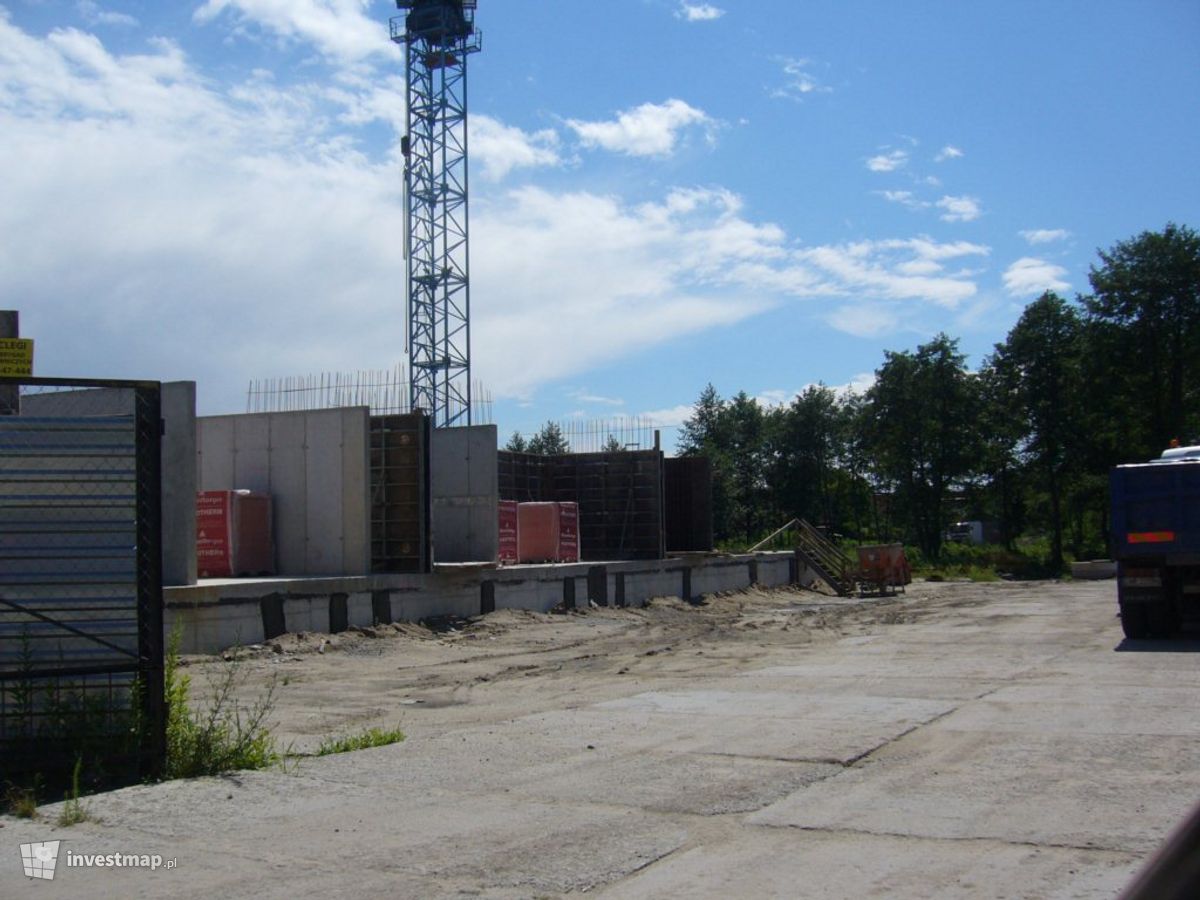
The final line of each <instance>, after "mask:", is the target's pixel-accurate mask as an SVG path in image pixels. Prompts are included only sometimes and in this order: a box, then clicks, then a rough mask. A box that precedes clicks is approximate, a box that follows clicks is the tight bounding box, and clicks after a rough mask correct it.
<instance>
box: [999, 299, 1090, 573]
mask: <svg viewBox="0 0 1200 900" xmlns="http://www.w3.org/2000/svg"><path fill="white" fill-rule="evenodd" d="M1082 336H1083V328H1082V323H1081V321H1080V317H1079V314H1078V312H1076V310H1075V308H1074V307H1072V306H1069V305H1068V304H1067V303H1065V302H1064V301H1063V300H1062V298H1061V297H1059V296H1058V295H1056V294H1054V293H1053V292H1050V291H1047V292H1046V293H1045V294H1043V295H1042V296H1041V297H1040V298H1038V299H1037V300H1035V301H1034V302H1033V303H1031V304H1029V306H1027V307H1026V308H1025V312H1024V313H1022V315H1021V318H1020V319H1019V320H1018V321H1017V324H1016V325H1015V326H1013V329H1012V330H1011V331H1010V332H1009V333H1008V337H1007V339H1006V340H1005V341H1004V343H1003V344H997V345H996V353H995V356H994V357H993V358H992V362H991V364H992V367H993V368H994V369H995V371H996V373H997V374H998V375H999V378H1000V380H1001V382H1002V383H1003V384H1005V385H1006V386H1007V388H1008V390H1009V391H1010V392H1011V397H1012V398H1013V400H1014V401H1015V405H1016V408H1017V410H1018V411H1019V412H1020V421H1021V422H1022V423H1023V424H1024V431H1025V434H1024V440H1023V450H1024V454H1025V456H1026V457H1027V458H1028V460H1029V462H1030V465H1031V467H1032V468H1033V470H1034V471H1035V472H1036V473H1037V475H1038V480H1039V481H1040V483H1041V484H1042V486H1043V488H1044V489H1045V491H1046V493H1047V496H1048V497H1049V505H1050V510H1049V524H1050V532H1051V551H1050V565H1051V566H1052V567H1053V568H1054V569H1055V570H1061V569H1062V567H1063V519H1064V515H1063V500H1064V493H1065V491H1066V488H1067V482H1068V479H1069V478H1070V477H1071V476H1072V475H1073V474H1075V473H1078V471H1079V470H1080V457H1079V452H1078V451H1079V446H1080V443H1081V430H1082V429H1081V425H1082V423H1081V415H1080V410H1081V401H1080V397H1081V395H1082V394H1083V390H1084V385H1083V382H1082V370H1081V355H1082Z"/></svg>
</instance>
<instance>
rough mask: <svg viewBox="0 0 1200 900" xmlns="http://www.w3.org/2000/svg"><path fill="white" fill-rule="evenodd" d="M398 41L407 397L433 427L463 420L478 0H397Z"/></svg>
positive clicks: (467, 388)
mask: <svg viewBox="0 0 1200 900" xmlns="http://www.w3.org/2000/svg"><path fill="white" fill-rule="evenodd" d="M396 6H397V8H398V9H400V10H404V11H405V15H402V16H397V17H395V18H393V19H392V20H391V37H392V40H393V41H395V42H396V43H397V44H403V45H404V48H405V75H406V88H407V101H408V118H407V132H406V134H405V135H404V136H403V137H402V139H401V150H402V151H403V155H404V184H405V229H404V230H405V234H404V241H405V257H406V259H407V273H406V274H407V297H408V303H407V306H408V360H409V398H410V402H411V404H412V407H413V409H421V410H424V411H425V412H426V413H427V414H429V415H430V417H431V418H432V420H433V425H434V427H435V428H444V427H448V426H451V425H470V424H471V290H470V258H469V253H468V217H467V57H468V56H470V55H471V54H472V53H475V52H477V51H479V49H480V48H481V34H480V32H479V31H478V30H477V29H476V28H475V8H476V0H396Z"/></svg>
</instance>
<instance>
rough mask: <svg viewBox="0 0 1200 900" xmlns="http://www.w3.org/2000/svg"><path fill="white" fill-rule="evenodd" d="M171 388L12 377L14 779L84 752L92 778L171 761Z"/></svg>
mask: <svg viewBox="0 0 1200 900" xmlns="http://www.w3.org/2000/svg"><path fill="white" fill-rule="evenodd" d="M18 391H19V395H17V394H16V393H15V392H18ZM159 395H160V385H159V383H158V382H119V381H92V380H77V379H43V378H24V379H14V378H2V379H0V396H3V397H5V398H7V400H6V402H5V403H4V405H6V406H9V407H12V406H15V407H16V408H15V409H13V408H10V409H6V410H0V412H3V413H5V414H0V773H2V775H0V779H2V780H7V781H9V782H12V783H15V784H28V783H30V782H31V781H33V780H35V779H40V780H42V781H43V783H45V784H46V785H47V786H54V785H56V784H59V783H62V782H63V781H64V780H65V779H66V778H68V777H69V776H70V773H71V771H72V769H73V768H74V767H75V765H76V763H77V761H78V760H80V759H82V767H83V771H84V772H85V773H86V774H85V777H86V778H87V780H88V782H89V784H90V785H113V784H121V783H128V782H131V781H136V780H138V779H139V778H145V777H154V776H156V775H158V774H160V772H161V770H162V765H163V761H164V754H165V708H164V702H163V619H162V557H161V484H162V481H161V457H160V442H161V435H162V420H161V413H160V396H159ZM14 399H15V400H16V402H15V403H14V402H13V400H14ZM0 786H2V785H0Z"/></svg>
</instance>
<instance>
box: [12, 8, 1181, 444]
mask: <svg viewBox="0 0 1200 900" xmlns="http://www.w3.org/2000/svg"><path fill="white" fill-rule="evenodd" d="M394 13H395V8H394V4H393V3H389V2H369V0H204V2H202V0H192V2H174V3H167V4H164V3H151V2H117V0H111V2H104V0H93V2H66V0H64V2H52V0H6V2H0V173H3V174H0V179H2V180H0V200H2V202H0V298H3V305H5V306H9V307H15V308H18V309H20V310H21V314H22V330H23V332H24V334H25V335H26V336H29V337H33V338H34V339H35V340H36V342H37V358H36V371H37V373H38V374H41V375H62V376H79V377H88V376H95V377H136V378H156V379H162V380H173V379H194V380H196V381H197V382H198V384H199V402H200V411H201V412H202V413H219V412H238V411H241V410H243V409H244V408H245V391H246V387H247V384H248V382H249V381H250V380H251V379H256V378H268V377H280V376H289V375H303V374H308V373H315V372H321V371H341V372H353V371H357V370H360V369H386V368H391V367H393V366H395V365H396V364H398V363H400V362H401V361H402V359H403V349H404V348H403V341H404V310H403V308H402V304H403V260H402V258H401V246H402V235H401V231H400V228H401V221H402V215H401V205H400V204H401V190H400V188H401V175H400V166H399V163H398V152H397V151H398V142H399V135H400V133H401V131H402V129H403V124H402V123H403V121H404V92H403V83H402V78H403V70H402V65H401V56H400V50H399V49H398V48H396V47H395V46H393V45H392V44H391V43H390V42H389V41H388V39H387V21H388V18H389V16H390V15H392V14H394ZM477 23H478V25H479V27H480V28H481V29H482V31H483V47H484V49H483V52H482V53H480V54H478V55H477V56H474V57H472V58H471V61H470V108H471V116H472V119H471V151H472V157H471V178H472V182H471V186H472V206H471V223H472V245H471V259H472V308H473V364H474V366H475V375H476V377H477V378H478V379H480V380H482V381H483V382H484V383H485V384H486V385H487V386H488V388H489V390H490V391H491V393H492V394H493V395H494V397H495V405H494V412H493V417H494V419H495V421H496V422H497V424H498V425H499V426H500V429H501V433H502V434H504V435H507V433H509V432H511V431H512V430H514V429H519V430H522V431H526V432H529V431H533V430H535V429H536V428H537V426H538V425H539V424H540V423H541V422H543V421H545V420H546V419H556V420H568V419H571V418H578V419H591V418H599V417H605V418H611V417H615V416H633V415H643V416H647V415H648V416H649V417H650V418H652V419H653V420H655V421H656V422H658V423H660V424H662V425H664V426H672V425H675V424H677V423H678V422H679V421H680V420H681V419H682V417H683V416H685V415H686V412H687V407H688V406H690V404H692V403H693V402H694V401H695V399H696V397H697V396H698V395H699V393H700V391H701V390H702V389H703V387H704V386H705V384H706V383H707V382H710V381H711V382H712V383H713V384H714V385H716V387H717V389H718V390H719V391H720V392H721V393H722V394H723V395H726V396H728V395H731V394H733V393H736V392H737V391H738V390H743V389H744V390H746V391H747V392H749V393H750V394H752V395H754V396H756V397H759V398H761V399H762V402H764V403H769V402H780V401H785V400H787V399H789V398H790V397H791V396H792V395H794V393H795V392H796V391H798V390H800V389H802V388H803V387H804V386H805V385H808V384H811V383H814V382H818V381H821V382H824V383H826V384H829V385H833V386H844V385H856V386H859V387H861V386H862V385H864V384H867V383H869V379H870V375H871V373H872V372H873V371H874V369H876V368H877V367H878V366H879V365H880V363H881V362H882V359H883V351H884V350H885V349H894V350H899V349H906V348H912V347H915V346H916V345H917V344H918V343H921V342H923V341H925V340H928V339H929V338H930V337H931V336H932V335H934V334H935V333H937V332H938V331H946V332H947V333H949V334H950V335H951V336H954V337H958V338H959V339H960V340H961V346H962V348H963V350H965V351H966V352H967V353H968V354H969V355H970V360H971V363H972V364H978V362H979V361H980V360H981V359H982V357H983V356H984V355H985V354H986V353H987V352H989V351H990V349H991V348H992V345H993V344H994V343H995V342H997V341H999V340H1002V339H1003V337H1004V335H1005V333H1006V332H1007V330H1008V329H1009V328H1010V327H1011V326H1012V324H1013V323H1014V322H1015V321H1016V318H1017V317H1018V316H1019V315H1020V311H1021V309H1022V308H1023V306H1024V304H1026V303H1027V302H1029V301H1030V300H1032V299H1034V298H1035V297H1036V296H1038V295H1039V294H1040V293H1041V292H1042V291H1043V290H1045V289H1047V288H1051V289H1054V290H1057V291H1059V292H1060V293H1062V294H1064V295H1067V296H1073V295H1074V294H1075V293H1077V292H1086V291H1087V289H1088V285H1087V272H1088V268H1089V266H1091V265H1093V264H1095V263H1096V262H1097V256H1096V251H1097V249H1098V248H1108V247H1110V246H1112V245H1113V244H1114V243H1115V242H1117V241H1120V240H1124V239H1126V238H1129V237H1132V236H1134V235H1136V234H1138V233H1140V232H1141V231H1143V230H1146V229H1160V228H1162V227H1163V226H1164V225H1165V224H1166V223H1167V222H1168V221H1174V222H1177V223H1179V224H1185V225H1190V226H1192V227H1198V226H1200V216H1198V215H1197V212H1198V211H1200V177H1198V176H1197V169H1196V161H1197V159H1200V124H1198V117H1197V116H1196V108H1197V107H1196V105H1197V98H1200V4H1197V3H1195V2H1194V0H1143V2H1106V0H1089V2H1067V0H1061V2H1045V0H1042V2H1024V0H1011V2H1008V3H1003V4H983V3H964V2H951V0H942V2H933V0H930V2H913V3H903V4H901V3H894V2H885V0H875V2H855V0H841V2H817V0H813V2H795V0H787V2H784V0H754V2H746V0H737V2H735V0H721V2H713V3H701V2H692V0H686V2H684V0H606V2H603V3H582V2H546V0H542V2H533V0H503V2H500V0H480V3H479V10H478V14H477ZM666 438H667V441H668V443H669V442H670V441H671V439H672V438H673V431H672V430H668V431H667V434H666Z"/></svg>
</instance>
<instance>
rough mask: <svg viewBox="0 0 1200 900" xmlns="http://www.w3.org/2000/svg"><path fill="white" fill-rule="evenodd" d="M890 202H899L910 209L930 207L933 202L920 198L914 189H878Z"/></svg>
mask: <svg viewBox="0 0 1200 900" xmlns="http://www.w3.org/2000/svg"><path fill="white" fill-rule="evenodd" d="M877 193H878V194H879V195H880V196H881V197H883V198H884V199H885V200H887V201H888V202H889V203H898V204H900V205H901V206H904V207H907V208H908V209H914V210H915V209H928V208H929V207H930V206H932V204H931V203H930V202H929V201H928V200H922V199H920V198H919V197H918V196H917V195H916V194H914V193H913V192H912V191H877Z"/></svg>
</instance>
